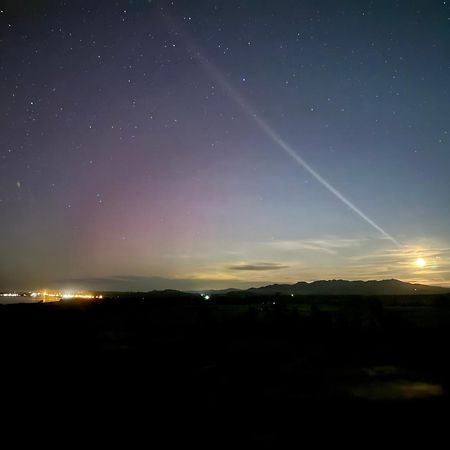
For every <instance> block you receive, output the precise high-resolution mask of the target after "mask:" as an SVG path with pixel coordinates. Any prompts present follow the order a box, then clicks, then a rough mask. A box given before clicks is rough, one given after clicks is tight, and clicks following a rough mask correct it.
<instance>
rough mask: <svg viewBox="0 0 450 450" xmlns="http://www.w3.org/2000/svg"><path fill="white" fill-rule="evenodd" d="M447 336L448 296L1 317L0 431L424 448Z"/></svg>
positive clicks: (443, 375) (24, 308) (433, 430)
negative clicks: (413, 446)
mask: <svg viewBox="0 0 450 450" xmlns="http://www.w3.org/2000/svg"><path fill="white" fill-rule="evenodd" d="M272 300H273V301H275V305H273V301H272ZM288 300H289V301H288ZM447 305H449V306H447ZM449 335H450V297H449V296H434V297H433V296H432V297H423V298H418V297H414V298H413V297H411V298H405V297H402V298H400V297H399V298H398V299H396V298H387V297H386V298H383V297H379V298H364V297H361V298H360V297H352V298H350V297H347V298H342V297H336V298H329V297H315V298H311V297H309V298H302V299H300V300H299V299H297V300H296V301H295V302H294V301H291V300H290V299H287V298H283V297H276V298H270V299H268V298H264V299H263V298H251V299H249V298H238V297H234V298H233V297H230V298H227V297H223V298H218V299H215V300H214V301H209V302H205V301H204V300H199V298H198V297H197V296H181V297H178V296H176V295H175V294H174V296H173V297H172V296H171V295H170V294H166V295H161V296H158V295H147V296H144V298H141V296H140V295H139V296H132V295H130V296H128V298H121V299H105V300H101V301H93V302H90V301H62V302H59V303H53V304H24V305H2V306H0V349H1V359H2V365H1V375H0V378H1V382H2V383H1V386H2V401H1V405H2V415H3V420H2V424H3V426H4V431H5V430H6V429H9V430H13V429H14V430H16V429H17V430H18V431H15V440H16V443H20V442H21V441H22V439H24V440H29V439H31V440H32V441H33V440H36V441H38V440H39V439H44V440H51V439H56V441H57V442H60V444H61V445H64V444H67V443H76V442H78V443H79V444H83V443H84V444H86V445H87V444H89V446H90V445H104V446H107V445H110V444H111V443H114V444H120V443H122V444H124V446H126V447H134V446H135V445H133V444H134V443H137V442H139V445H151V444H155V447H156V448H165V447H170V446H171V445H170V444H174V443H176V444H181V445H183V446H186V447H188V446H190V444H194V447H199V446H206V447H208V448H218V447H227V448H229V447H238V448H239V447H247V448H281V447H286V448H297V447H301V446H302V445H306V444H307V443H310V442H313V443H315V444H316V445H320V444H322V443H328V444H332V445H346V446H358V447H363V446H367V445H373V444H378V445H387V444H389V445H395V444H397V445H407V444H408V445H409V444H411V445H412V444H414V445H416V444H419V443H420V442H423V443H424V444H426V445H427V446H429V447H431V448H433V447H435V446H438V445H439V446H442V445H444V444H445V442H444V440H445V441H446V440H448V419H449V409H448V407H449V399H448V395H447V393H448V392H450V364H449V351H448V342H450V340H449V339H448V338H449ZM56 436H62V437H58V438H56ZM58 439H63V440H60V441H58ZM157 442H158V444H156V443H157Z"/></svg>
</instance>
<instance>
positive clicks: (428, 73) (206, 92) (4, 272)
mask: <svg viewBox="0 0 450 450" xmlns="http://www.w3.org/2000/svg"><path fill="white" fill-rule="evenodd" d="M0 5H1V6H0V10H1V11H0V98H1V102H0V130H1V132H0V290H8V289H30V290H31V289H43V288H61V289H62V288H64V289H66V288H70V289H99V290H151V289H164V288H174V289H208V288H223V287H247V286H258V285H263V284H268V283H270V282H283V283H291V282H296V281H300V280H306V281H312V280H316V279H331V278H346V279H364V280H367V279H386V278H399V279H402V280H405V281H413V282H423V283H428V284H438V285H447V286H448V285H450V176H449V173H450V134H449V133H450V101H449V94H450V2H445V1H437V0H423V1H415V0H404V1H403V0H399V1H395V0H389V1H387V0H386V1H385V0H379V1H367V0H357V1H352V0H346V1H339V2H337V1H331V0H328V1H327V0H314V1H312V0H273V1H269V0H258V1H257V0H241V1H235V0H223V1H213V0H210V1H203V0H196V1H195V2H194V1H187V0H174V1H157V0H154V1H148V0H145V1H144V0H130V1H121V0H117V1H114V0H108V1H106V0H98V1H95V2H94V1H86V0H66V1H62V0H58V1H56V0H47V1H44V0H34V1H31V0H29V1H27V0H10V1H4V0H3V1H0ZM417 258H423V260H424V261H425V262H426V265H425V266H424V267H418V266H417V265H416V264H415V261H416V259H417Z"/></svg>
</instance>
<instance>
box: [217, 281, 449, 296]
mask: <svg viewBox="0 0 450 450" xmlns="http://www.w3.org/2000/svg"><path fill="white" fill-rule="evenodd" d="M234 292H241V293H242V292H247V293H250V294H257V295H273V294H277V293H280V294H284V295H290V294H294V295H432V294H446V293H449V292H450V288H444V287H440V286H427V285H424V284H414V283H406V282H403V281H400V280H395V279H391V280H380V281H378V280H370V281H348V280H319V281H313V282H311V283H308V282H306V281H299V282H298V283H295V284H271V285H268V286H263V287H259V288H250V289H247V290H241V291H238V290H235V291H234ZM211 293H215V294H221V293H226V292H225V291H211ZM228 293H229V292H228ZM231 293H232V292H231Z"/></svg>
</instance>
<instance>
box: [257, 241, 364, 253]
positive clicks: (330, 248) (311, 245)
mask: <svg viewBox="0 0 450 450" xmlns="http://www.w3.org/2000/svg"><path fill="white" fill-rule="evenodd" d="M362 242H363V239H342V238H329V239H297V240H278V241H270V242H265V243H263V245H265V246H268V247H270V248H272V249H276V250H281V251H298V250H308V251H313V252H320V253H326V254H329V255H336V254H337V253H338V250H341V249H345V248H354V247H359V246H360V245H361V243H362Z"/></svg>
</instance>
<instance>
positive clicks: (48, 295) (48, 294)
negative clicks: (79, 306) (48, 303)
mask: <svg viewBox="0 0 450 450" xmlns="http://www.w3.org/2000/svg"><path fill="white" fill-rule="evenodd" d="M31 297H43V299H44V301H45V300H46V299H47V298H48V299H49V300H51V299H53V298H57V299H61V298H62V299H74V298H80V299H87V300H92V299H101V298H103V295H94V294H84V293H71V292H56V293H55V292H32V293H31Z"/></svg>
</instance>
